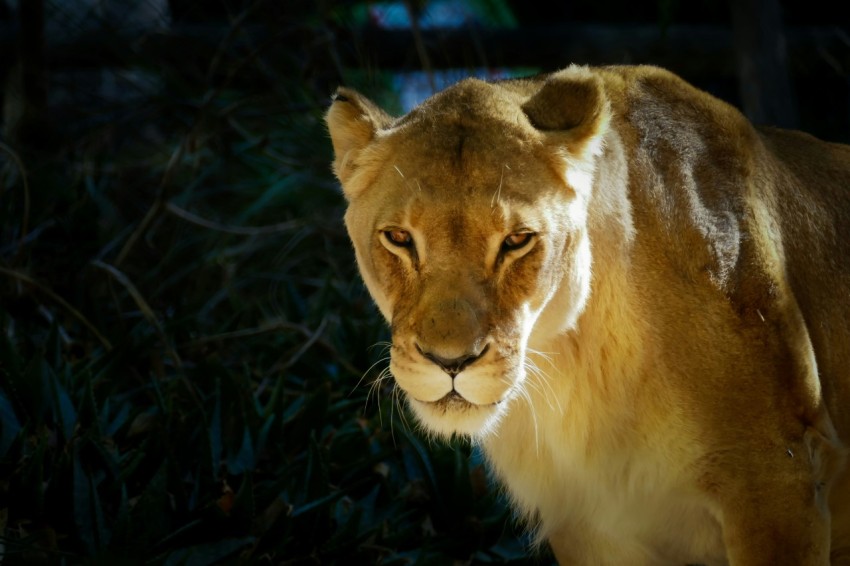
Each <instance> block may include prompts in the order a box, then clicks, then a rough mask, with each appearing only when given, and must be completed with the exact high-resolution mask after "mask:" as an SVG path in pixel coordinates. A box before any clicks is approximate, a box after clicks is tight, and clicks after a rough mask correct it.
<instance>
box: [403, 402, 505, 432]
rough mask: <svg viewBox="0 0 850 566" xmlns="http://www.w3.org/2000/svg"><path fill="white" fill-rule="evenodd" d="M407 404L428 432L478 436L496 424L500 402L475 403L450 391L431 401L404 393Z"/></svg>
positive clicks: (500, 412) (500, 411)
mask: <svg viewBox="0 0 850 566" xmlns="http://www.w3.org/2000/svg"><path fill="white" fill-rule="evenodd" d="M408 404H409V405H410V407H411V409H413V413H414V414H415V415H416V417H417V418H418V419H419V422H421V423H422V425H423V426H424V427H425V429H426V430H427V431H428V432H431V433H434V434H437V435H440V436H444V437H448V438H450V437H452V436H453V435H461V436H468V437H470V438H482V437H484V436H486V435H487V434H489V433H490V432H491V431H492V430H493V429H495V428H496V425H497V424H498V422H499V419H500V418H501V415H502V412H503V409H502V405H503V404H504V403H493V404H490V405H476V404H475V403H470V402H469V401H467V400H466V399H464V398H463V397H462V396H461V395H459V394H457V393H455V392H451V393H449V394H448V395H446V396H445V397H443V398H442V399H439V400H437V401H433V402H424V401H417V400H416V399H413V398H410V397H408Z"/></svg>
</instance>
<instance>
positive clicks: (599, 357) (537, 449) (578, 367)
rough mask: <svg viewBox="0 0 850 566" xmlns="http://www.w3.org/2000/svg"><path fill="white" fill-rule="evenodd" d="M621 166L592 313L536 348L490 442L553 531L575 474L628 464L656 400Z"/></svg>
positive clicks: (597, 233)
mask: <svg viewBox="0 0 850 566" xmlns="http://www.w3.org/2000/svg"><path fill="white" fill-rule="evenodd" d="M615 153H616V152H615ZM619 170H620V169H619V168H618V167H617V163H614V164H613V166H612V167H611V168H609V169H608V171H609V173H608V175H607V176H605V175H602V176H600V179H599V182H600V184H602V185H603V186H602V188H603V189H606V188H607V189H608V191H607V192H606V193H605V194H602V195H600V197H599V199H600V200H601V202H597V203H596V204H597V205H598V206H596V205H595V208H594V211H595V212H594V216H593V217H591V218H589V224H588V236H589V237H590V240H591V249H592V252H593V264H592V265H593V269H592V273H593V275H592V281H591V292H590V296H589V298H588V302H587V304H586V307H585V309H584V312H583V313H582V315H581V316H580V317H579V319H578V321H577V323H576V325H575V327H574V328H572V329H569V330H567V331H565V332H563V333H561V334H559V335H557V336H551V337H548V338H546V339H541V338H540V337H536V339H534V340H532V341H531V342H530V351H529V352H528V375H527V377H526V383H525V384H524V391H525V393H524V394H523V395H518V396H517V397H516V398H515V399H513V400H512V405H511V406H510V407H509V410H508V411H507V412H506V415H505V417H504V419H503V421H502V422H501V423H500V425H499V427H498V429H496V430H495V431H494V433H493V434H491V435H489V436H488V437H486V438H484V439H482V441H481V444H482V447H483V448H484V451H485V453H486V454H487V455H488V457H489V459H490V460H491V462H492V463H493V465H494V467H495V469H496V471H497V473H498V475H499V476H500V477H501V478H503V479H504V480H506V483H507V484H508V488H509V492H510V493H511V494H512V496H513V498H514V499H515V500H516V503H518V504H519V506H520V508H523V509H525V510H526V512H527V513H528V514H529V515H530V516H533V515H535V514H539V519H540V520H541V522H542V523H543V524H544V525H545V524H547V523H549V521H548V520H547V518H546V515H547V514H548V513H552V514H553V515H554V516H558V515H559V514H560V513H562V509H561V510H559V508H558V506H559V505H560V504H563V503H564V502H557V501H553V497H552V494H556V493H563V492H564V489H563V486H560V487H559V485H560V484H561V483H563V482H564V481H566V480H565V478H568V477H574V478H581V477H582V476H584V475H586V474H588V473H593V470H595V469H598V468H599V467H601V466H602V463H603V462H605V461H608V462H613V461H617V460H618V459H626V460H627V459H628V457H629V456H628V453H629V451H630V450H632V448H630V447H629V444H630V442H631V439H632V438H633V437H634V436H635V435H639V434H640V429H641V423H640V422H639V420H640V419H639V415H640V414H641V412H642V410H643V407H644V404H645V403H650V404H651V403H654V402H655V401H654V400H646V399H643V398H642V395H641V389H642V388H641V387H640V384H641V380H642V379H643V378H644V377H645V376H646V375H648V374H649V373H651V370H648V369H647V360H648V359H650V358H651V356H649V353H650V343H651V339H650V334H649V328H650V324H651V322H650V321H649V319H648V317H647V316H646V315H647V313H643V312H640V304H641V303H640V301H638V300H637V296H636V295H637V292H638V291H637V290H636V288H635V279H634V278H633V277H632V276H631V272H630V270H631V264H630V260H629V256H630V248H631V242H632V240H633V228H632V224H631V217H630V208H629V204H628V200H627V198H626V195H625V191H626V179H623V178H622V177H619V176H618V174H617V173H618V171H619ZM612 171H613V173H611V172H612ZM612 240H613V241H612ZM602 250H605V253H604V254H602V253H600V252H601V251H602ZM612 330H616V332H614V331H612ZM624 408H631V410H630V411H629V410H628V409H626V410H624ZM632 445H634V444H632ZM624 461H625V460H624ZM576 481H579V482H580V481H581V480H579V479H576ZM579 492H580V490H579ZM554 516H553V518H552V520H554ZM529 518H531V517H529Z"/></svg>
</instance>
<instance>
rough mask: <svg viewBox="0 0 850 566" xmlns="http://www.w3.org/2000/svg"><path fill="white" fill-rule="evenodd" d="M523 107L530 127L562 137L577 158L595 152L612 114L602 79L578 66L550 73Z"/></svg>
mask: <svg viewBox="0 0 850 566" xmlns="http://www.w3.org/2000/svg"><path fill="white" fill-rule="evenodd" d="M522 109H523V112H525V115H526V116H527V117H528V120H529V121H530V122H531V125H532V126H534V127H535V128H537V129H538V130H541V131H544V132H552V133H553V134H556V135H557V136H558V138H562V140H563V142H564V143H565V144H566V145H567V149H568V150H569V152H570V153H571V154H573V155H575V156H577V157H585V156H586V154H587V152H588V151H590V152H596V151H598V149H599V147H600V146H601V143H600V141H601V138H602V135H603V134H604V133H605V131H606V129H607V127H608V122H609V120H610V117H611V110H610V104H609V103H608V99H607V97H606V96H605V90H604V86H603V84H602V80H601V79H600V78H599V77H598V76H597V75H595V74H594V73H593V72H592V71H591V70H590V69H588V68H586V67H578V66H571V67H568V68H566V69H564V70H562V71H558V72H557V73H553V74H551V75H549V77H548V78H547V79H546V82H545V83H543V86H542V87H540V90H539V91H537V93H535V94H534V96H532V97H531V98H530V99H529V100H528V101H527V102H526V103H525V104H523V105H522Z"/></svg>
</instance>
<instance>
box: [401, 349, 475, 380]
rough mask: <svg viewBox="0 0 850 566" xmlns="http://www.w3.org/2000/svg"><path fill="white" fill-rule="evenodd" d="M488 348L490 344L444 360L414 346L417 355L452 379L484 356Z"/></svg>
mask: <svg viewBox="0 0 850 566" xmlns="http://www.w3.org/2000/svg"><path fill="white" fill-rule="evenodd" d="M488 348H490V344H487V345H485V346H484V347H483V348H481V349H480V350H479V351H477V352H470V353H468V354H464V355H463V356H458V357H456V358H444V357H442V356H440V355H438V354H435V353H433V352H425V351H423V350H422V348H420V347H419V344H417V345H416V349H417V350H419V353H420V354H422V356H424V357H425V358H427V359H429V360H431V361H432V362H434V363H435V364H437V365H438V366H440V368H442V370H443V371H444V372H446V373H447V374H449V375H450V376H452V377H455V376H456V375H457V374H459V373H460V372H462V371H463V370H465V369H466V368H467V367H469V365H470V364H472V363H473V362H475V360H477V359H479V358H481V357H482V356H484V354H486V353H487V349H488Z"/></svg>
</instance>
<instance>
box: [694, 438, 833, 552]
mask: <svg viewBox="0 0 850 566" xmlns="http://www.w3.org/2000/svg"><path fill="white" fill-rule="evenodd" d="M810 432H811V431H809V432H807V433H806V435H805V437H806V438H805V439H801V440H800V441H799V442H797V443H794V444H790V443H789V445H788V446H785V447H779V446H776V447H774V448H771V449H763V450H760V451H759V450H755V451H753V452H751V453H750V454H749V457H748V460H747V461H746V463H744V462H742V461H739V462H736V464H740V465H733V466H727V467H724V468H723V469H722V470H721V471H718V472H713V473H712V474H710V475H706V476H705V481H706V485H707V486H709V487H710V489H713V491H714V496H715V498H716V499H715V501H716V502H717V503H718V504H719V519H720V523H721V526H722V531H723V539H724V543H725V545H726V553H727V557H728V560H729V564H731V565H733V566H739V565H740V566H756V565H764V566H768V565H771V566H772V565H776V564H794V565H795V566H807V565H812V566H814V565H826V564H829V563H830V560H829V555H830V513H829V507H828V502H827V499H828V491H829V484H830V483H831V482H830V481H829V477H825V474H824V472H825V471H826V470H825V469H824V466H823V463H824V461H825V460H829V459H830V447H829V446H827V445H826V444H820V445H813V444H812V442H810V440H811V438H812V437H813V436H817V437H820V435H817V434H816V433H815V434H810ZM820 438H822V437H820ZM741 457H745V456H744V455H743V454H741ZM733 470H737V474H735V473H734V472H733ZM712 475H713V476H714V477H712Z"/></svg>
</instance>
